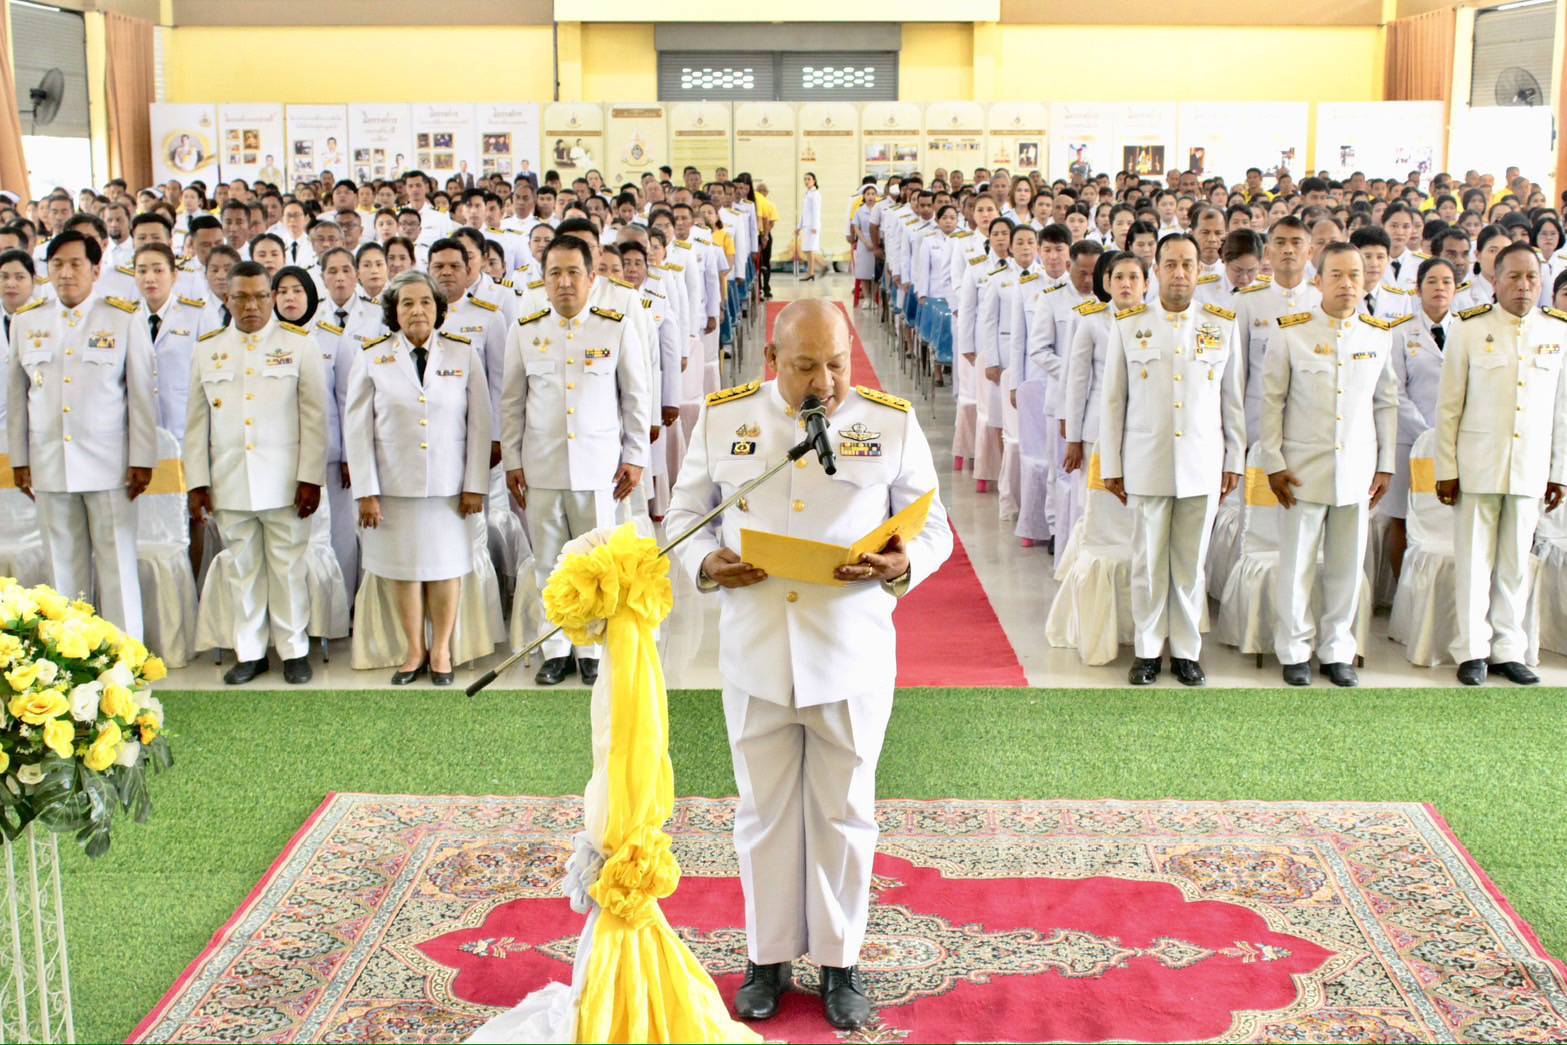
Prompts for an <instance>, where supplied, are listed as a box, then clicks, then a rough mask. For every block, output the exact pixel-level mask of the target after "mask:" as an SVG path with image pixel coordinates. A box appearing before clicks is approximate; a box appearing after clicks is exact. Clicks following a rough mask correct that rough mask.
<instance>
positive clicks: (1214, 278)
mask: <svg viewBox="0 0 1567 1045" xmlns="http://www.w3.org/2000/svg"><path fill="white" fill-rule="evenodd" d="M1197 282H1198V283H1199V284H1206V283H1217V282H1219V274H1218V273H1217V272H1210V273H1208V274H1207V275H1206V276H1198V277H1197Z"/></svg>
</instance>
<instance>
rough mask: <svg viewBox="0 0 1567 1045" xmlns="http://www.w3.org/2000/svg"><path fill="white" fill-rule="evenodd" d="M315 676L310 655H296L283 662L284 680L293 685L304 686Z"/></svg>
mask: <svg viewBox="0 0 1567 1045" xmlns="http://www.w3.org/2000/svg"><path fill="white" fill-rule="evenodd" d="M314 677H315V672H313V671H311V670H310V658H309V657H295V658H293V659H292V660H285V661H284V662H283V681H284V682H287V683H288V684H289V685H291V686H303V685H304V684H305V683H307V682H309V681H310V680H311V679H312V678H314Z"/></svg>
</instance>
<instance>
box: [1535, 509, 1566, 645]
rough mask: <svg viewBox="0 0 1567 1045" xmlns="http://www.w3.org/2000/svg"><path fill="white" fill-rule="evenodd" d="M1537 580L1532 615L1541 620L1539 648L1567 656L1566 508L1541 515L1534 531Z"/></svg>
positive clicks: (1538, 632)
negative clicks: (1537, 563) (1537, 564)
mask: <svg viewBox="0 0 1567 1045" xmlns="http://www.w3.org/2000/svg"><path fill="white" fill-rule="evenodd" d="M1534 557H1535V558H1536V559H1538V560H1539V566H1538V567H1537V568H1538V570H1539V572H1538V573H1537V574H1536V575H1535V578H1534V588H1533V589H1532V591H1531V597H1530V603H1531V606H1530V613H1531V615H1532V616H1534V617H1535V618H1536V619H1537V620H1538V621H1539V628H1538V631H1537V634H1538V636H1539V645H1540V646H1541V647H1543V648H1545V649H1548V650H1550V651H1551V652H1552V653H1567V508H1558V509H1556V511H1554V512H1551V513H1549V514H1544V513H1542V514H1541V515H1540V524H1539V526H1537V527H1536V528H1535V531H1534Z"/></svg>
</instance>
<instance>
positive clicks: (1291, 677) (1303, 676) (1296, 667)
mask: <svg viewBox="0 0 1567 1045" xmlns="http://www.w3.org/2000/svg"><path fill="white" fill-rule="evenodd" d="M1322 668H1323V670H1324V671H1326V670H1327V665H1326V664H1324V665H1323V666H1322ZM1284 681H1285V682H1287V683H1289V684H1290V685H1291V686H1309V685H1311V661H1309V660H1303V661H1301V662H1300V663H1299V664H1286V665H1284Z"/></svg>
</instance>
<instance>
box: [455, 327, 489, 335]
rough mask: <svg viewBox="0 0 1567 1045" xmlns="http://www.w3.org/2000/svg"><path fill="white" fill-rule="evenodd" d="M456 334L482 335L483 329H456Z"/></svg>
mask: <svg viewBox="0 0 1567 1045" xmlns="http://www.w3.org/2000/svg"><path fill="white" fill-rule="evenodd" d="M457 332H458V333H459V334H482V333H484V327H482V326H477V327H458V328H457Z"/></svg>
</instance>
